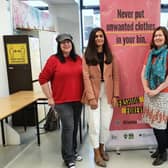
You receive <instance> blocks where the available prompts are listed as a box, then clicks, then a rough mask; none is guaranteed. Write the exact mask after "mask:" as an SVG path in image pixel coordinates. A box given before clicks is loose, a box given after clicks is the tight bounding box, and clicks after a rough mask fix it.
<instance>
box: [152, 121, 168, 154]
mask: <svg viewBox="0 0 168 168" xmlns="http://www.w3.org/2000/svg"><path fill="white" fill-rule="evenodd" d="M153 131H154V134H155V137H156V141H157V143H158V150H159V153H164V152H165V151H166V148H168V124H167V128H166V129H165V130H160V129H156V128H154V129H153Z"/></svg>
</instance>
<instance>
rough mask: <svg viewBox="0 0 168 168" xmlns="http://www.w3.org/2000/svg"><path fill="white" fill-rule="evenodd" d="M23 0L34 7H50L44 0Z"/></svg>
mask: <svg viewBox="0 0 168 168" xmlns="http://www.w3.org/2000/svg"><path fill="white" fill-rule="evenodd" d="M22 2H23V3H25V4H27V5H29V6H33V7H48V4H47V3H45V2H43V1H22Z"/></svg>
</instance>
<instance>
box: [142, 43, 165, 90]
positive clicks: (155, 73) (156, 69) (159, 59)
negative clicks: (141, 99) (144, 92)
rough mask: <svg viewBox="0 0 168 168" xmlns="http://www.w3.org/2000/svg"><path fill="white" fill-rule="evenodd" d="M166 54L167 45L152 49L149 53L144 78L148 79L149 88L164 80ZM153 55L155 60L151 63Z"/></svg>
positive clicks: (154, 87) (155, 86) (153, 87)
mask: <svg viewBox="0 0 168 168" xmlns="http://www.w3.org/2000/svg"><path fill="white" fill-rule="evenodd" d="M167 54H168V50H167V45H164V46H163V47H161V48H160V49H157V50H156V49H153V50H152V51H151V52H150V54H149V57H148V61H147V64H146V71H145V79H146V80H148V82H149V87H150V89H156V88H157V86H159V85H160V84H161V83H163V82H164V81H165V76H166V61H167ZM154 56H155V57H156V62H155V63H154V64H152V60H153V57H154Z"/></svg>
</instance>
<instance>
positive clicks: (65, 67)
mask: <svg viewBox="0 0 168 168" xmlns="http://www.w3.org/2000/svg"><path fill="white" fill-rule="evenodd" d="M49 81H50V82H51V89H52V94H53V98H54V101H55V103H56V104H61V103H65V102H74V101H80V100H81V97H82V93H83V77H82V60H81V58H80V56H77V60H76V61H73V60H72V59H71V58H70V57H67V58H65V63H61V62H60V61H59V59H58V58H57V57H56V56H55V55H52V56H51V57H50V58H49V59H48V60H47V63H46V65H45V66H44V68H43V70H42V72H41V73H40V75H39V83H40V85H43V84H44V83H47V82H49Z"/></svg>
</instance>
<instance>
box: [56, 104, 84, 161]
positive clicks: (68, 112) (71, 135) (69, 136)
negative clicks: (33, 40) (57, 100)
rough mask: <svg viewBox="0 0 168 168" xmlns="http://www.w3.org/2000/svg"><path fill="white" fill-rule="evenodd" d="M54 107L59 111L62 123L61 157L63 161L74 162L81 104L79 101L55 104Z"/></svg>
mask: <svg viewBox="0 0 168 168" xmlns="http://www.w3.org/2000/svg"><path fill="white" fill-rule="evenodd" d="M55 109H56V111H57V112H58V113H59V115H60V118H61V123H62V135H61V140H62V157H63V159H64V161H65V163H70V162H74V160H75V156H74V153H75V152H76V149H77V132H78V125H79V121H80V116H81V111H82V104H81V103H80V102H68V103H63V104H56V105H55Z"/></svg>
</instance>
